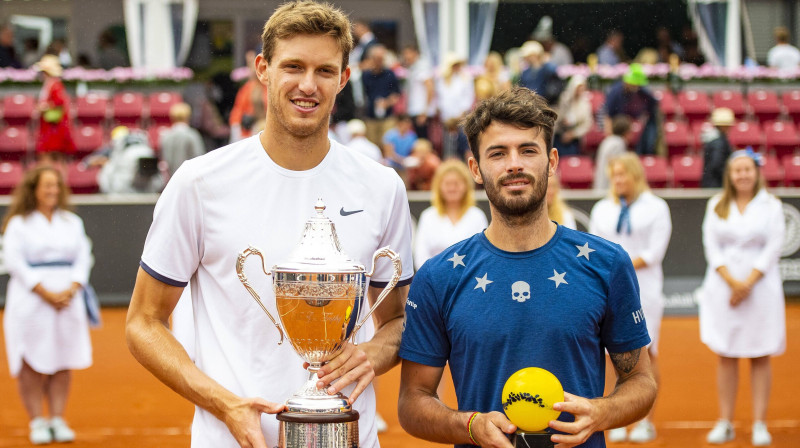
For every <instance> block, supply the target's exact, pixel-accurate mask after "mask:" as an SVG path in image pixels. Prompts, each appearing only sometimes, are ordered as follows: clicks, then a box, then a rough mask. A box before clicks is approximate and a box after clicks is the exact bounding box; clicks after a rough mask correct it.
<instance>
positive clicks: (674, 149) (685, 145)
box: [664, 121, 694, 157]
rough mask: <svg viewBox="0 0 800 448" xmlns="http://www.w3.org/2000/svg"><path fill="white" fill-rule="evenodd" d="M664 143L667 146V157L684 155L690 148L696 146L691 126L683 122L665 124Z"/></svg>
mask: <svg viewBox="0 0 800 448" xmlns="http://www.w3.org/2000/svg"><path fill="white" fill-rule="evenodd" d="M664 142H665V143H666V145H667V155H668V156H669V157H672V156H674V155H683V154H686V153H687V150H688V149H689V146H693V145H694V138H693V137H692V133H691V131H690V130H689V125H687V124H686V123H684V122H682V121H667V122H666V123H664Z"/></svg>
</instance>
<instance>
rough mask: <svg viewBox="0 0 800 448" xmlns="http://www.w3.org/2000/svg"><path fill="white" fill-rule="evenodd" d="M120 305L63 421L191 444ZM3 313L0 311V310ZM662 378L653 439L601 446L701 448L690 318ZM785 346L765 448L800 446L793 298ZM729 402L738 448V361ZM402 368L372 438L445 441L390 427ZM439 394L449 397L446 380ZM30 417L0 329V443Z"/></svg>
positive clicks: (672, 325) (163, 447)
mask: <svg viewBox="0 0 800 448" xmlns="http://www.w3.org/2000/svg"><path fill="white" fill-rule="evenodd" d="M125 313H126V310H125V309H122V308H106V309H104V310H103V319H104V326H103V328H101V329H99V330H94V331H92V341H93V343H94V366H93V367H91V368H89V369H88V370H83V371H77V372H75V374H74V376H73V387H72V395H71V397H70V402H69V405H68V407H67V413H66V416H65V417H66V419H67V420H68V421H69V422H70V424H71V425H72V427H73V428H74V429H75V431H76V433H77V440H76V442H75V443H73V444H70V445H67V446H71V447H75V448H79V447H80V448H82V447H98V448H99V447H103V448H122V447H159V448H177V447H188V446H189V426H190V424H191V419H192V412H193V407H192V406H191V405H190V404H189V403H188V402H186V401H185V400H183V399H182V398H181V397H179V396H178V395H177V394H175V393H174V392H172V391H171V390H169V389H167V388H166V387H165V386H163V385H162V384H161V383H159V382H158V381H157V380H156V379H155V378H154V377H153V376H152V375H150V374H149V373H148V372H147V371H146V370H145V369H144V368H143V367H141V366H140V365H139V364H138V363H137V362H136V361H135V360H134V359H133V357H132V356H131V355H130V353H129V352H128V349H127V346H126V345H125V336H124V322H125ZM0 315H2V312H0ZM661 331H662V336H661V344H662V345H661V347H660V350H661V365H662V369H663V371H662V384H661V389H660V391H659V398H658V401H657V402H656V413H655V424H656V429H657V431H658V438H657V439H656V440H655V441H653V442H651V443H647V444H641V445H634V444H609V445H608V446H609V447H610V448H613V447H618V448H630V447H634V446H641V447H681V448H682V447H706V446H713V445H708V444H706V443H705V434H706V432H707V431H709V430H710V428H711V426H712V425H713V423H714V421H715V419H716V418H717V405H716V391H715V388H716V383H715V378H716V356H715V355H714V354H713V353H711V352H710V351H709V350H708V349H707V348H706V347H705V346H704V345H703V344H702V343H701V342H700V337H699V327H698V321H697V318H696V317H667V318H665V319H664V322H663V325H662V330H661ZM787 331H788V340H787V352H786V353H785V354H784V355H783V356H780V357H777V358H774V359H773V385H772V397H771V403H770V409H769V414H768V420H767V424H768V426H769V428H770V431H771V432H772V436H773V444H772V446H773V447H776V448H795V447H800V400H798V393H800V384H798V380H797V378H798V376H797V373H798V372H800V303H796V302H792V303H790V305H789V306H788V307H787ZM741 367H742V370H741V376H740V384H739V395H738V400H737V407H736V420H735V425H736V440H735V441H734V442H731V443H728V444H725V445H719V446H722V447H726V448H744V447H749V446H751V445H750V425H751V419H750V416H751V413H750V383H749V371H748V370H749V369H745V368H744V367H745V365H744V364H742V366H741ZM399 381H400V369H399V368H395V369H393V370H392V371H391V372H390V373H388V374H387V375H384V376H382V377H380V379H379V380H378V382H377V388H378V406H379V410H380V413H381V414H382V415H383V417H384V418H385V419H386V421H387V422H388V423H389V430H388V431H387V432H386V433H384V434H382V435H381V436H380V441H381V446H382V447H383V448H401V447H402V448H406V447H415V448H416V447H420V448H428V447H430V448H433V447H445V446H446V445H439V444H435V443H428V442H423V441H421V440H419V439H415V438H413V437H411V436H409V435H408V434H406V433H405V432H404V431H403V429H402V428H401V427H400V425H399V424H398V423H397V390H398V383H399ZM446 386H447V387H446V388H445V394H444V399H445V401H447V402H448V403H449V404H450V405H454V403H455V395H454V393H453V388H452V384H450V383H448V384H447V385H446ZM27 424H28V418H27V416H26V415H25V411H24V410H23V407H22V403H21V402H20V399H19V397H18V394H17V390H16V381H15V380H13V379H12V378H10V377H9V374H8V366H7V362H6V355H5V343H4V342H2V334H0V448H10V447H25V446H31V445H30V444H29V443H28V438H27V434H28V430H27Z"/></svg>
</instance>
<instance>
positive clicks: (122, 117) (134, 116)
mask: <svg viewBox="0 0 800 448" xmlns="http://www.w3.org/2000/svg"><path fill="white" fill-rule="evenodd" d="M112 103H113V108H114V122H115V123H116V124H117V125H124V126H128V127H132V126H133V127H137V126H141V121H142V119H143V118H144V113H143V108H144V96H143V95H142V94H141V93H138V92H121V93H117V94H115V95H114V97H113V99H112Z"/></svg>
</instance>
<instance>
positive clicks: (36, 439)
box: [2, 165, 92, 445]
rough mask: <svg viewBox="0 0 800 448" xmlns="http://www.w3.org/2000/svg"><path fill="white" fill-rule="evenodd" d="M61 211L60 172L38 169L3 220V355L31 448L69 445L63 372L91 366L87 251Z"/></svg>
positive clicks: (64, 206)
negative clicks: (15, 385) (25, 420)
mask: <svg viewBox="0 0 800 448" xmlns="http://www.w3.org/2000/svg"><path fill="white" fill-rule="evenodd" d="M69 209H70V206H69V190H68V189H67V186H66V185H65V184H64V179H63V177H62V175H61V172H60V171H59V170H58V169H56V168H53V167H51V166H46V165H40V166H38V167H36V168H33V169H32V170H30V171H28V172H27V173H26V174H25V177H24V178H23V180H22V182H21V183H20V184H19V185H18V186H17V188H16V189H15V191H14V196H13V199H12V201H11V205H10V206H9V207H8V210H7V211H6V215H5V219H4V220H3V228H2V232H3V237H4V238H3V260H4V262H5V266H6V267H7V268H8V273H9V275H10V278H9V282H8V293H7V295H6V306H5V314H4V316H3V326H4V330H5V341H6V354H7V356H8V367H9V370H10V371H11V376H12V377H16V378H17V381H18V382H19V393H20V396H21V398H22V403H23V405H24V406H25V410H26V411H27V413H28V415H29V417H30V419H31V421H30V424H29V427H30V433H29V439H30V441H31V443H33V444H35V445H40V444H47V443H52V442H54V441H55V442H72V441H73V440H75V433H74V432H73V431H72V429H70V427H69V426H68V425H67V423H66V422H65V421H64V419H63V415H64V410H65V408H66V404H67V398H68V396H69V390H70V380H71V376H72V374H71V372H72V370H75V369H86V368H88V367H89V366H91V365H92V342H91V339H90V338H89V319H88V314H87V313H88V311H87V307H86V304H85V303H86V302H85V301H84V298H83V294H81V292H83V291H84V289H85V288H86V287H87V286H88V282H89V272H90V271H91V267H92V261H91V246H90V243H89V238H88V237H87V236H86V232H85V231H84V228H83V221H81V218H79V217H78V216H77V215H75V214H74V213H72V212H70V211H69ZM7 398H8V397H6V399H7ZM44 401H47V403H48V406H49V408H50V409H49V411H50V418H49V419H48V418H46V417H45V414H44V409H43V404H42V403H43V402H44Z"/></svg>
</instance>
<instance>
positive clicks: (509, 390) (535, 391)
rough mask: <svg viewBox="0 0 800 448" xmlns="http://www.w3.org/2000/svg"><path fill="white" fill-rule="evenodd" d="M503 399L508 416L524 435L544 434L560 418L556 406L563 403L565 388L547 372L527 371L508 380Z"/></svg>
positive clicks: (532, 369)
mask: <svg viewBox="0 0 800 448" xmlns="http://www.w3.org/2000/svg"><path fill="white" fill-rule="evenodd" d="M502 399H503V410H504V411H505V413H506V416H507V417H508V419H509V420H511V423H513V424H515V425H517V428H519V429H520V430H522V431H525V432H535V431H542V430H544V429H545V428H547V423H548V422H549V421H550V420H554V419H556V418H558V416H559V414H561V413H560V412H559V411H555V410H553V403H558V402H560V401H564V388H563V387H561V382H560V381H558V378H556V376H555V375H553V374H552V373H550V372H548V371H547V370H545V369H540V368H539V367H528V368H525V369H522V370H518V371H516V372H514V373H513V374H512V375H511V376H510V377H508V380H507V381H506V384H505V385H504V386H503V395H502Z"/></svg>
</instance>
